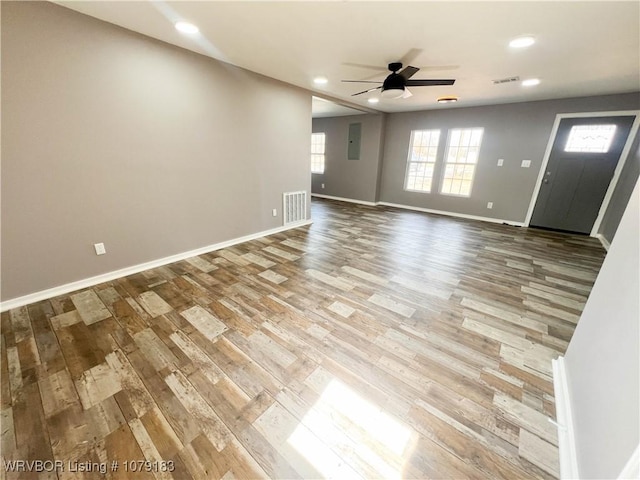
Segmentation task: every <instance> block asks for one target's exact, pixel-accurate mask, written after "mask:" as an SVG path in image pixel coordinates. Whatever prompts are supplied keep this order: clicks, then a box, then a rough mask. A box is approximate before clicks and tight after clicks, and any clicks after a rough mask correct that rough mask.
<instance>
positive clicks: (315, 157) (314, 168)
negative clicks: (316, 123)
mask: <svg viewBox="0 0 640 480" xmlns="http://www.w3.org/2000/svg"><path fill="white" fill-rule="evenodd" d="M324 145H325V134H324V133H312V134H311V173H324Z"/></svg>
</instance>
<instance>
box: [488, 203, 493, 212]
mask: <svg viewBox="0 0 640 480" xmlns="http://www.w3.org/2000/svg"><path fill="white" fill-rule="evenodd" d="M487 208H488V209H489V210H491V209H492V208H493V202H488V203H487Z"/></svg>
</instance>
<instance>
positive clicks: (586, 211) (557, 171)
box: [529, 116, 635, 234]
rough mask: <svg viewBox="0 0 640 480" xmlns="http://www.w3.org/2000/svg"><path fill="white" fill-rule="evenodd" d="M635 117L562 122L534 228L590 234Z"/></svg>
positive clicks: (569, 119)
mask: <svg viewBox="0 0 640 480" xmlns="http://www.w3.org/2000/svg"><path fill="white" fill-rule="evenodd" d="M634 119H635V117H634V116H626V117H590V118H565V119H563V120H561V121H560V125H559V127H558V131H557V133H556V138H555V140H554V142H553V147H552V149H551V155H550V156H549V162H548V163H547V168H546V170H545V172H544V177H543V180H542V185H541V186H540V192H539V193H538V199H537V201H536V205H535V207H534V210H533V215H532V217H531V221H530V222H529V225H530V226H532V227H542V228H551V229H554V230H564V231H568V232H577V233H586V234H589V233H591V229H592V227H593V224H594V223H595V221H596V218H597V217H598V212H599V211H600V205H602V201H603V200H604V196H605V194H606V192H607V188H609V183H610V182H611V178H612V177H613V173H614V171H615V169H616V165H617V164H618V160H619V159H620V154H621V153H622V149H623V148H624V145H625V143H626V141H627V137H628V136H629V131H630V130H631V125H632V124H633V121H634Z"/></svg>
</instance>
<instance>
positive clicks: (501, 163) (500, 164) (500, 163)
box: [498, 158, 504, 167]
mask: <svg viewBox="0 0 640 480" xmlns="http://www.w3.org/2000/svg"><path fill="white" fill-rule="evenodd" d="M502 165H504V158H499V159H498V166H499V167H501V166H502Z"/></svg>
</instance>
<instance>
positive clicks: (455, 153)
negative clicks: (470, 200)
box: [440, 128, 484, 197]
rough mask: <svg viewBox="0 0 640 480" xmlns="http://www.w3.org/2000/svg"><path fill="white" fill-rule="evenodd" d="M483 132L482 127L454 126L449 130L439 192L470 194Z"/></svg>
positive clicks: (459, 194) (460, 194)
mask: <svg viewBox="0 0 640 480" xmlns="http://www.w3.org/2000/svg"><path fill="white" fill-rule="evenodd" d="M483 133H484V129H483V128H455V129H452V130H450V131H449V141H448V144H447V150H446V152H445V157H444V158H445V164H444V172H443V175H442V184H441V186H440V193H442V194H444V195H455V196H460V197H469V196H471V188H472V187H473V177H474V175H475V171H476V165H477V163H478V156H479V155H480V144H481V143H482V135H483Z"/></svg>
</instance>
